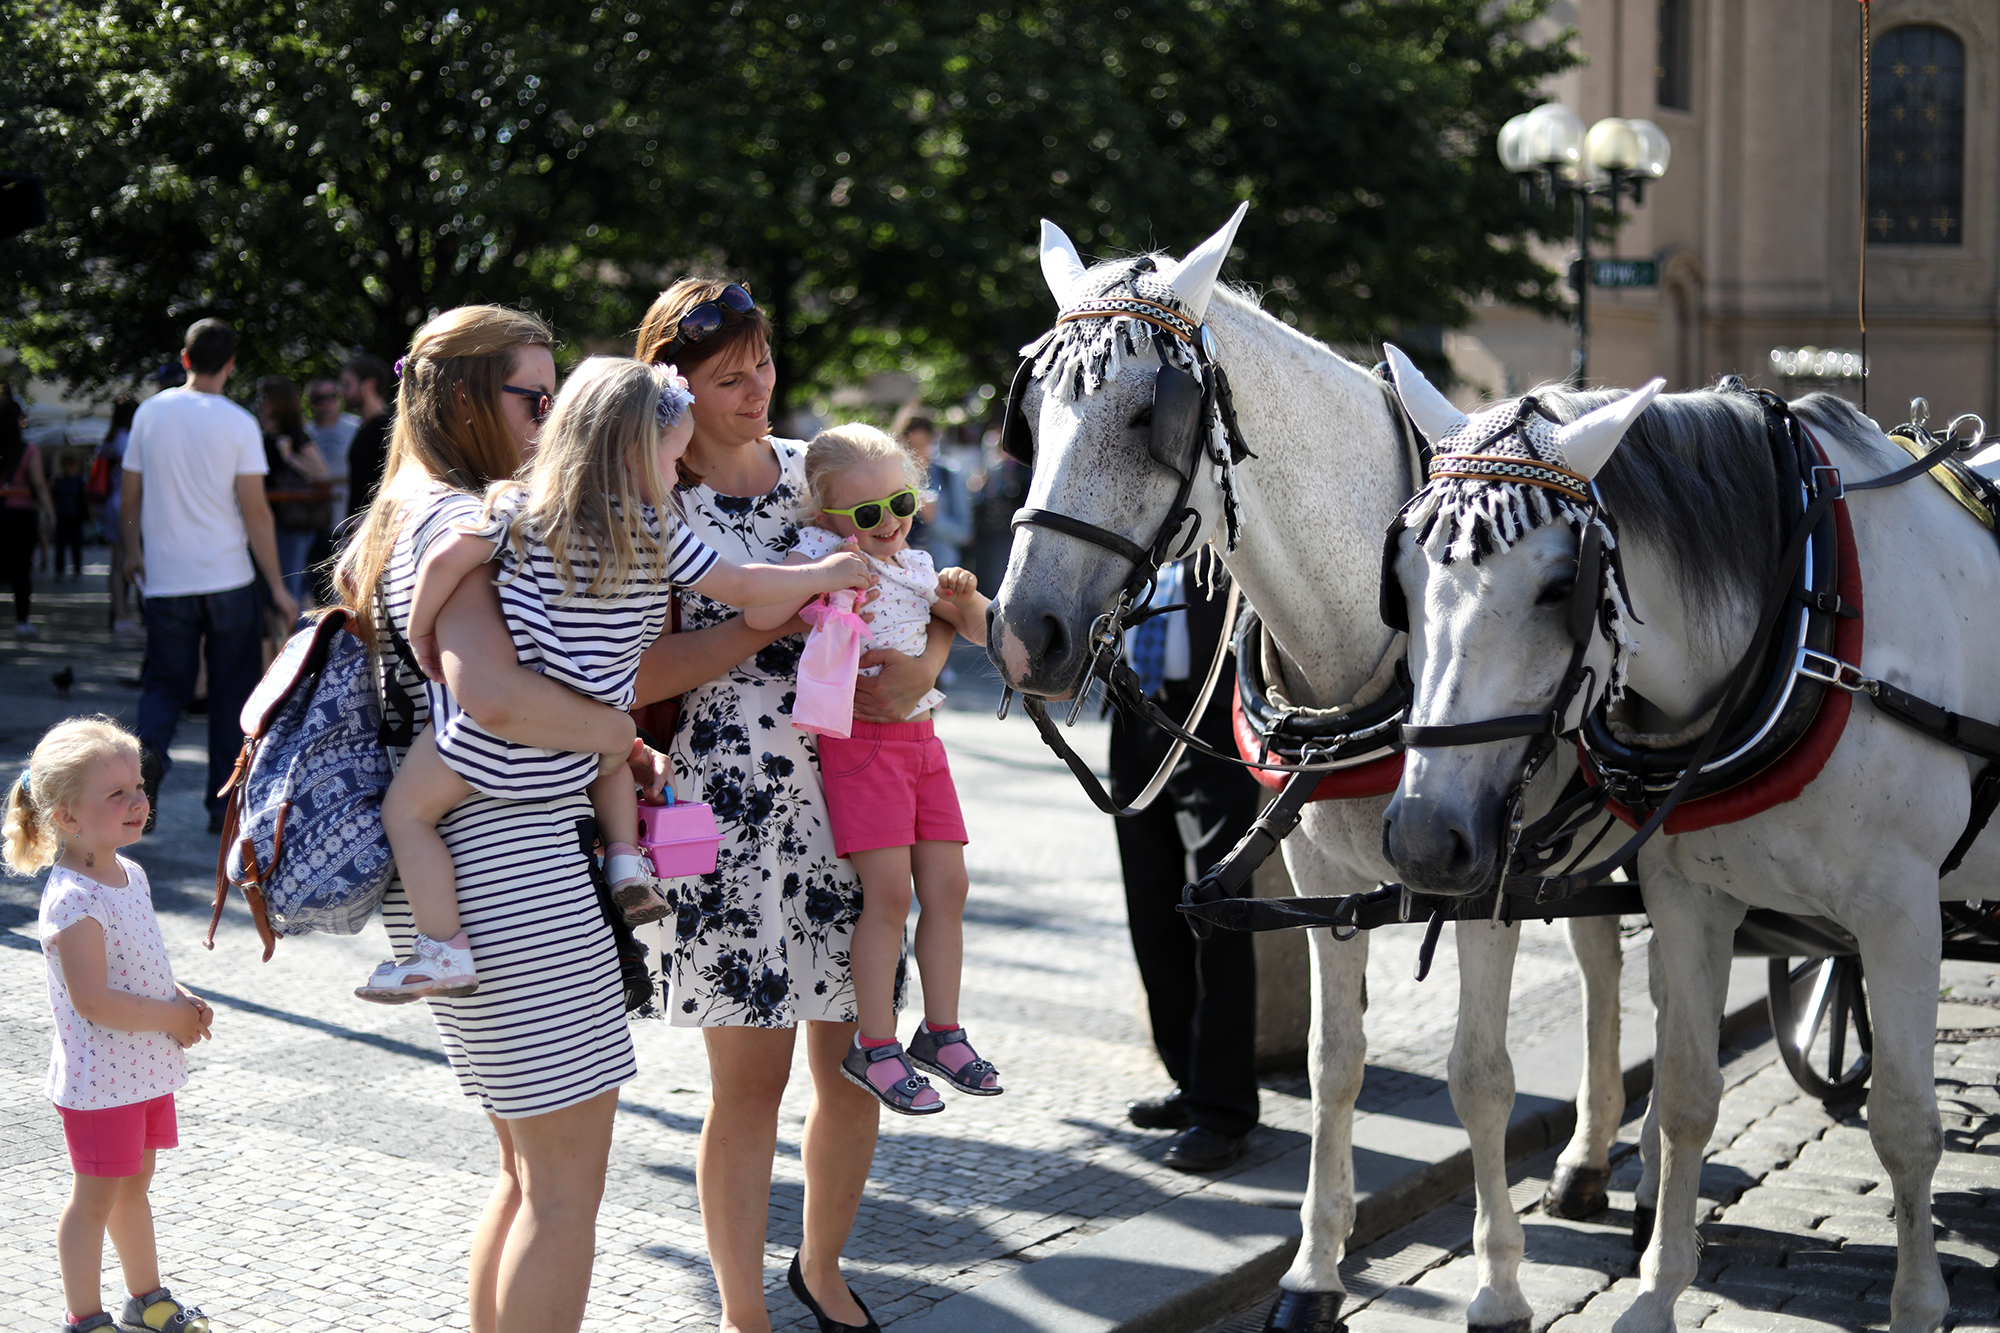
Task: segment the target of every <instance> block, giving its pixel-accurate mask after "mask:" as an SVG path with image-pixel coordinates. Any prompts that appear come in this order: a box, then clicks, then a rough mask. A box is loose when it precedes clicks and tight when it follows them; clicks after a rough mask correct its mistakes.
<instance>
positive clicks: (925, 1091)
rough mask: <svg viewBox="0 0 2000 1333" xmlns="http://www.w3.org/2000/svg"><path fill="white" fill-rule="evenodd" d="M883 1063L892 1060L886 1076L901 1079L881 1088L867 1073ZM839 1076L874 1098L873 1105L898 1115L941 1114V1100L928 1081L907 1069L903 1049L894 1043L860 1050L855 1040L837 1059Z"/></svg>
mask: <svg viewBox="0 0 2000 1333" xmlns="http://www.w3.org/2000/svg"><path fill="white" fill-rule="evenodd" d="M885 1060H894V1061H895V1062H896V1068H895V1069H893V1070H888V1071H886V1072H888V1073H891V1074H894V1073H896V1072H898V1071H900V1072H901V1074H902V1077H901V1078H898V1079H896V1080H895V1081H894V1082H892V1083H890V1084H889V1085H888V1086H887V1087H883V1086H881V1085H879V1084H877V1083H876V1082H875V1080H874V1079H872V1078H870V1077H868V1073H869V1070H870V1069H872V1068H873V1067H874V1066H875V1065H878V1064H880V1063H882V1062H883V1061H885ZM840 1076H841V1077H842V1078H844V1079H846V1080H847V1081H848V1082H849V1083H852V1084H853V1085H854V1086H855V1087H857V1088H860V1089H861V1090H862V1091H863V1092H867V1093H872V1094H874V1096H875V1098H876V1100H877V1101H880V1102H881V1103H882V1105H884V1106H886V1107H888V1108H889V1109H890V1110H891V1111H894V1112H896V1113H897V1114H898V1115H936V1114H937V1113H938V1112H939V1111H942V1110H944V1098H942V1097H940V1096H938V1095H937V1092H936V1090H935V1089H933V1088H932V1087H931V1081H930V1080H929V1079H927V1078H925V1077H924V1076H923V1075H921V1074H919V1073H916V1072H915V1071H914V1070H912V1069H911V1068H910V1062H909V1061H908V1060H906V1059H904V1058H903V1048H902V1045H901V1044H900V1043H898V1042H893V1041H892V1042H888V1043H887V1044H885V1045H881V1046H863V1045H862V1044H861V1042H860V1041H859V1040H858V1039H857V1040H856V1041H855V1043H854V1044H853V1045H852V1046H850V1047H848V1048H847V1054H846V1055H845V1056H843V1057H841V1061H840Z"/></svg>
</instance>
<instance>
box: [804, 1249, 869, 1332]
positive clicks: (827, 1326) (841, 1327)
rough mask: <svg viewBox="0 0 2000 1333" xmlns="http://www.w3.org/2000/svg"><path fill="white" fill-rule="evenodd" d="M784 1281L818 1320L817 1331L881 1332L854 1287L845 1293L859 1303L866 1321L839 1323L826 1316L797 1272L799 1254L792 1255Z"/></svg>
mask: <svg viewBox="0 0 2000 1333" xmlns="http://www.w3.org/2000/svg"><path fill="white" fill-rule="evenodd" d="M785 1283H786V1285H787V1286H789V1287H790V1288H791V1289H792V1295H794V1296H796V1297H798V1298H799V1304H801V1305H803V1306H805V1307H806V1309H808V1310H810V1311H812V1317H813V1318H815V1319H817V1320H819V1333H882V1326H881V1325H880V1324H878V1323H876V1322H875V1316H874V1315H872V1314H869V1313H868V1307H867V1306H865V1305H861V1297H859V1296H857V1295H855V1293H854V1288H852V1287H849V1288H848V1289H847V1294H848V1295H850V1296H854V1303H855V1304H856V1305H861V1314H862V1317H863V1318H865V1319H866V1320H867V1321H868V1322H867V1323H865V1324H841V1323H836V1322H835V1321H833V1320H831V1319H829V1318H827V1317H826V1311H824V1310H822V1309H820V1308H819V1302H818V1301H816V1300H814V1299H813V1298H812V1293H811V1292H809V1291H807V1290H806V1279H805V1275H804V1274H802V1273H800V1272H799V1256H798V1255H796V1254H794V1255H793V1256H792V1268H791V1271H790V1272H789V1273H786V1274H785Z"/></svg>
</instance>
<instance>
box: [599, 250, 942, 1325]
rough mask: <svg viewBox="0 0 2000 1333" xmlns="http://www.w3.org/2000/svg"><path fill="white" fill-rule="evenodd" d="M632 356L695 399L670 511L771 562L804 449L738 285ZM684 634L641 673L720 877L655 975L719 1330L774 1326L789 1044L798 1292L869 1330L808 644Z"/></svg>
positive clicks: (832, 860) (727, 549) (675, 299)
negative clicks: (700, 1084) (796, 701)
mask: <svg viewBox="0 0 2000 1333" xmlns="http://www.w3.org/2000/svg"><path fill="white" fill-rule="evenodd" d="M635 355H637V356H638V357H639V359H640V360H643V361H652V362H672V363H674V364H676V365H678V366H679V367H680V369H681V372H682V374H684V375H686V376H687V379H688V383H689V385H690V387H692V388H693V390H694V394H695V405H694V422H695V426H694V440H693V443H692V444H690V445H689V447H688V451H687V456H686V457H685V458H684V459H683V460H682V463H681V467H682V478H681V480H682V483H683V489H682V490H681V491H680V492H679V498H680V501H681V505H682V511H683V515H684V517H685V520H686V522H687V525H688V527H689V528H690V529H691V530H692V531H693V532H694V534H695V536H697V537H699V538H701V540H702V541H704V542H706V543H708V545H709V546H711V547H712V548H713V549H714V550H716V551H717V552H718V553H720V554H721V555H722V556H723V558H724V559H727V560H734V561H738V562H747V561H752V560H755V561H762V562H765V563H771V564H775V563H778V562H780V561H782V560H783V559H784V557H785V554H786V553H787V552H788V551H789V550H790V549H791V546H792V542H793V539H794V538H795V537H796V536H797V533H798V529H799V527H800V524H801V520H802V519H803V517H804V514H805V511H806V506H807V505H808V503H809V501H808V499H807V495H806V487H805V480H804V455H805V446H804V445H803V444H802V443H800V442H799V441H796V440H780V439H775V438H773V437H772V436H771V434H770V422H769V419H768V414H769V408H770V401H771V389H772V385H773V383H774V381H775V372H774V369H773V366H772V362H771V350H770V326H769V324H768V322H767V321H766V320H765V318H764V315H763V312H761V311H760V310H758V309H757V308H756V306H755V304H754V302H753V301H752V298H751V297H750V294H749V293H748V291H747V290H746V289H744V288H743V287H741V286H739V285H737V284H734V283H728V284H725V283H720V282H704V281H699V280H694V279H689V280H687V281H683V282H680V283H678V284H676V285H675V286H673V287H671V288H669V289H668V290H667V291H665V292H663V293H661V295H660V297H659V299H658V300H656V301H655V302H654V303H653V306H652V308H651V309H650V310H649V311H648V312H647V314H646V319H645V322H644V323H643V324H642V325H641V326H640V329H639V339H638V347H637V350H636V352H635ZM681 627H682V630H683V631H685V632H683V633H680V634H670V635H666V636H663V637H662V638H661V640H660V641H659V643H658V644H656V645H655V646H654V648H653V650H652V651H651V652H649V653H648V655H647V660H646V665H645V667H644V668H642V670H641V673H640V678H639V699H640V700H641V701H642V702H645V701H649V700H653V699H660V698H665V697H668V696H670V695H673V694H677V693H683V692H684V693H683V699H682V706H681V718H680V725H679V727H678V729H677V730H676V731H675V734H674V738H673V744H672V747H671V755H670V757H671V759H672V764H673V774H672V782H673V785H674V789H675V791H676V792H677V793H679V794H681V795H684V796H686V797H687V798H688V799H690V800H700V801H706V802H708V803H709V804H710V805H712V806H714V807H715V815H716V822H717V824H718V825H719V826H720V828H721V830H722V847H721V850H720V853H719V854H718V857H717V860H716V868H715V871H714V873H712V874H709V875H705V876H703V877H701V878H699V879H692V880H682V881H679V882H678V883H677V884H676V885H675V886H674V892H675V894H676V896H677V904H676V905H677V908H678V913H677V917H676V921H675V927H674V929H675V939H674V943H673V947H672V950H671V954H670V957H669V958H668V959H667V980H668V993H667V1013H668V1017H669V1019H670V1020H671V1021H672V1022H674V1023H676V1024H679V1025H681V1026H686V1027H699V1028H701V1029H702V1036H703V1038H704V1040H705V1042H706V1045H707V1048H708V1059H709V1080H710V1094H709V1109H708V1116H707V1119H706V1120H705V1121H704V1123H703V1126H702V1135H701V1149H700V1160H699V1163H698V1166H697V1172H696V1178H697V1182H698V1189H699V1193H700V1198H701V1212H702V1228H703V1231H704V1233H705V1234H706V1236H707V1239H708V1251H709V1259H710V1262H711V1263H712V1264H713V1265H714V1268H715V1278H716V1285H717V1287H718V1288H719V1290H720V1292H721V1297H722V1323H721V1328H722V1329H723V1330H724V1331H725V1333H768V1330H769V1329H770V1326H771V1325H770V1316H769V1314H768V1312H767V1311H766V1308H765V1304H764V1247H765V1227H766V1222H767V1219H768V1217H769V1212H770V1194H771V1162H772V1158H773V1156H774V1155H775V1153H776V1150H777V1133H778V1105H779V1101H780V1099H781V1098H782V1097H783V1095H784V1090H785V1083H786V1080H787V1078H788V1077H789V1075H790V1072H791V1065H792V1048H793V1043H794V1039H795V1038H794V1034H795V1033H796V1031H797V1025H798V1024H799V1023H800V1022H804V1023H805V1025H806V1055H807V1063H808V1065H809V1066H810V1068H811V1070H812V1079H813V1102H812V1106H811V1108H810V1110H809V1111H808V1112H807V1115H806V1127H805V1136H804V1140H803V1142H802V1144H801V1156H802V1158H803V1160H804V1164H805V1173H806V1191H805V1234H804V1237H803V1238H802V1240H801V1243H800V1245H799V1251H798V1257H797V1258H796V1259H794V1260H793V1263H792V1271H791V1277H790V1281H791V1286H792V1290H793V1291H794V1293H795V1294H797V1295H799V1297H800V1298H801V1299H802V1300H804V1301H806V1302H808V1304H809V1307H810V1308H813V1309H814V1310H815V1311H816V1312H819V1311H823V1312H824V1317H825V1318H827V1319H830V1320H832V1321H834V1322H835V1323H839V1324H844V1325H848V1326H851V1327H854V1328H857V1329H863V1328H872V1327H873V1324H872V1321H870V1320H869V1318H868V1315H867V1313H866V1311H865V1310H864V1308H863V1307H862V1306H861V1305H860V1304H859V1303H857V1302H856V1300H855V1298H854V1295H853V1293H852V1292H851V1291H850V1290H849V1289H848V1287H847V1284H846V1282H845V1281H844V1280H843V1279H842V1277H841V1275H840V1251H841V1248H842V1247H843V1246H844V1245H845V1244H846V1240H847V1234H848V1231H849V1230H850V1229H851V1228H852V1226H853V1224H854V1215H855V1210H856V1209H857V1208H858V1207H859V1205H860V1200H861V1191H862V1188H863V1186H865V1185H866V1183H867V1180H868V1168H869V1165H870V1163H871V1162H872V1161H873V1160H874V1155H875V1132H876V1113H877V1110H878V1109H879V1106H878V1103H877V1102H876V1101H875V1099H874V1098H873V1097H871V1096H870V1095H869V1094H867V1093H866V1092H863V1091H861V1090H860V1089H858V1088H855V1087H853V1086H852V1085H850V1084H848V1083H847V1082H845V1081H844V1080H843V1079H842V1078H841V1076H840V1059H841V1057H842V1056H843V1055H845V1054H846V1053H847V1049H848V1046H849V1045H850V1043H851V1042H852V1040H853V1035H854V1022H855V1017H856V1015H855V1011H854V994H853V991H854V982H853V978H852V976H851V975H850V973H849V970H848V957H847V947H848V945H847V941H848V936H849V933H850V932H851V931H852V929H853V926H854V922H855V920H856V919H857V918H858V917H859V916H860V913H861V884H860V881H859V880H857V879H856V878H855V876H854V872H853V871H852V869H850V868H849V866H848V864H847V863H846V862H845V861H842V860H841V859H840V858H838V857H837V856H835V855H834V851H833V837H832V833H831V831H830V829H829V827H828V825H827V821H826V809H825V799H824V796H823V795H822V792H821V789H820V777H819V764H818V760H817V758H816V755H815V752H814V748H813V739H812V738H811V737H810V736H808V735H806V734H805V733H803V732H800V731H798V730H796V729H795V728H794V727H793V726H792V724H791V708H792V694H793V689H794V681H795V677H796V675H797V672H798V659H799V651H800V648H801V640H800V639H799V637H798V635H797V633H796V632H794V633H790V634H787V635H786V636H785V637H781V638H777V639H775V640H773V638H772V637H771V636H770V635H768V634H762V633H759V632H757V631H754V630H750V629H749V628H748V627H746V626H744V625H743V623H742V621H741V619H740V618H738V617H736V615H735V613H734V612H733V611H732V610H731V609H730V608H728V607H726V606H723V605H721V604H719V603H716V602H712V601H710V600H708V599H707V598H704V597H701V596H699V595H695V594H689V595H687V596H684V597H683V599H682V603H681ZM802 628H803V627H802V626H801V625H799V624H798V623H797V622H794V624H793V625H792V626H789V627H787V629H789V630H792V631H798V630H800V629H802ZM951 634H952V631H951V628H950V626H948V625H945V624H943V623H942V622H940V623H938V624H937V625H935V626H934V627H933V629H932V633H931V648H930V651H928V652H927V653H926V654H925V655H924V656H922V657H914V658H913V657H906V656H903V655H902V654H900V653H894V652H888V653H873V654H870V655H869V656H868V657H866V658H864V659H863V661H864V662H875V661H881V662H882V663H884V670H883V672H882V674H881V675H880V676H878V677H875V678H873V680H869V679H867V678H864V679H863V680H862V682H861V688H860V690H859V691H857V694H856V698H855V715H856V716H857V717H861V718H864V719H867V720H870V721H877V722H893V721H896V720H899V719H900V718H901V717H902V716H903V715H904V714H906V713H907V712H908V711H909V710H910V708H911V707H913V706H914V705H915V703H916V701H917V700H918V699H919V698H921V697H922V695H923V694H924V693H925V692H926V691H927V690H929V689H930V688H931V687H932V685H933V684H934V683H935V682H936V679H937V675H938V671H939V670H940V669H941V668H942V666H943V664H944V657H945V653H946V652H947V651H948V649H949V648H950V644H951Z"/></svg>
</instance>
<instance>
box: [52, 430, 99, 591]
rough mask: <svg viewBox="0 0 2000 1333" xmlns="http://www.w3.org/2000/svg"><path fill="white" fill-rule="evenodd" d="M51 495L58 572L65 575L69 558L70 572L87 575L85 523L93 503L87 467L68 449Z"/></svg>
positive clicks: (80, 575)
mask: <svg viewBox="0 0 2000 1333" xmlns="http://www.w3.org/2000/svg"><path fill="white" fill-rule="evenodd" d="M49 497H50V502H51V504H52V506H53V507H54V509H55V514H56V532H55V546H56V549H55V563H54V573H55V575H56V577H57V578H61V577H62V573H63V557H64V556H68V557H69V565H70V571H71V573H72V574H74V575H75V576H76V577H77V578H82V577H83V524H84V520H86V519H88V518H89V517H90V502H89V501H88V500H87V499H86V498H85V497H84V492H83V470H82V468H81V467H79V466H78V463H77V457H76V455H75V454H74V453H72V452H70V451H69V450H64V451H63V454H62V458H61V461H59V462H58V463H57V464H56V476H55V480H54V481H51V482H50V483H49Z"/></svg>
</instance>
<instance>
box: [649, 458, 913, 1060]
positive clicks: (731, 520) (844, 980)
mask: <svg viewBox="0 0 2000 1333" xmlns="http://www.w3.org/2000/svg"><path fill="white" fill-rule="evenodd" d="M770 443H771V445H772V447H773V448H775V449H776V451H777V455H778V467H779V477H778V484H777V486H775V487H774V488H773V489H772V490H770V491H769V492H767V493H766V494H763V495H756V496H737V495H719V494H717V493H716V492H715V491H714V490H712V489H710V488H709V487H707V486H698V487H695V488H693V489H691V490H682V491H680V492H679V497H680V501H681V507H682V515H683V517H684V519H685V521H686V523H687V526H688V529H689V530H690V531H691V532H692V533H693V534H694V535H695V536H696V537H698V538H700V539H701V540H702V541H703V542H705V543H707V545H708V546H709V548H710V549H711V550H714V551H715V552H716V553H717V554H719V555H721V556H722V558H723V559H725V560H731V561H734V562H736V563H737V564H753V563H757V564H778V563H780V562H781V561H783V560H784V558H785V555H786V553H787V552H789V551H790V550H791V549H792V543H793V542H794V541H795V540H796V539H797V537H798V533H799V529H800V527H801V526H802V525H803V522H804V516H805V514H806V512H807V510H808V509H809V508H810V503H809V501H808V499H807V495H806V485H805V445H803V444H802V443H800V442H798V441H796V440H772V441H771V442H770ZM735 614H737V612H736V609H735V608H734V607H731V606H726V605H724V604H723V603H721V602H717V601H713V600H711V599H710V598H707V597H703V596H702V595H701V594H700V593H695V592H689V593H684V594H682V598H681V627H682V628H683V629H687V630H694V629H705V628H707V627H708V626H710V625H715V624H720V623H721V622H722V621H724V620H727V619H728V618H729V617H731V616H733V615H735ZM803 646H804V645H803V640H802V639H799V638H789V639H780V640H778V641H777V642H776V643H774V644H772V645H771V646H770V647H768V648H766V649H764V650H763V651H762V652H760V653H758V654H757V655H756V656H755V657H752V658H750V659H749V660H748V661H744V662H739V663H737V664H736V665H735V666H734V667H731V668H730V669H729V670H728V671H726V672H724V673H723V674H722V675H720V676H718V677H717V678H716V679H714V680H712V681H710V682H708V683H707V684H706V685H703V686H701V687H699V688H697V689H694V690H691V691H689V692H688V693H687V695H686V696H685V697H684V698H683V700H682V703H681V717H680V725H679V727H678V728H677V729H676V730H675V732H674V739H673V744H672V745H671V746H670V747H669V757H670V758H671V759H672V761H673V770H674V776H673V785H674V791H675V793H676V794H677V795H679V796H681V797H682V798H684V799H686V800H691V801H706V802H707V803H708V804H709V805H712V806H714V807H715V822H716V824H717V825H718V826H719V827H720V829H721V831H722V847H721V850H720V852H719V854H718V855H717V858H716V863H715V870H714V872H713V873H711V874H707V875H703V876H701V877H699V878H693V879H681V880H674V881H671V882H670V883H669V884H668V885H667V893H668V896H669V897H671V898H672V899H673V900H674V904H675V909H676V915H675V917H674V919H673V920H672V921H671V922H670V923H667V924H670V925H671V926H672V928H673V934H674V939H673V943H672V947H671V948H670V950H669V951H668V956H667V958H666V960H665V970H666V978H667V987H668V1003H667V1017H668V1018H669V1019H670V1020H671V1021H672V1022H673V1023H674V1024H675V1025H677V1026H680V1027H765V1028H782V1027H791V1026H792V1025H794V1024H795V1023H798V1022H799V1021H800V1020H802V1019H816V1020H823V1021H827V1022H836V1023H851V1022H853V1021H855V1010H854V978H853V974H852V973H851V972H850V970H849V963H848V956H847V947H848V936H849V934H850V933H851V932H852V931H853V929H854V923H855V921H856V920H857V919H858V918H859V917H860V915H861V881H860V880H858V879H856V878H855V875H854V871H853V869H852V867H850V866H849V865H848V863H847V862H846V861H844V860H842V859H840V858H839V857H837V856H835V855H834V853H833V834H832V831H831V829H830V828H829V827H828V824H827V819H826V800H825V797H824V795H823V794H822V792H821V789H820V775H819V756H818V753H817V751H816V750H815V749H814V745H813V737H811V736H810V735H807V734H806V733H805V732H802V731H799V730H797V729H796V728H794V727H793V726H792V694H793V690H794V686H795V682H796V679H797V676H798V666H799V652H800V650H801V648H802V647H803ZM902 970H903V969H901V968H898V974H897V986H896V993H897V1002H898V1006H899V1007H900V1004H901V1000H902V989H903V987H902Z"/></svg>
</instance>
